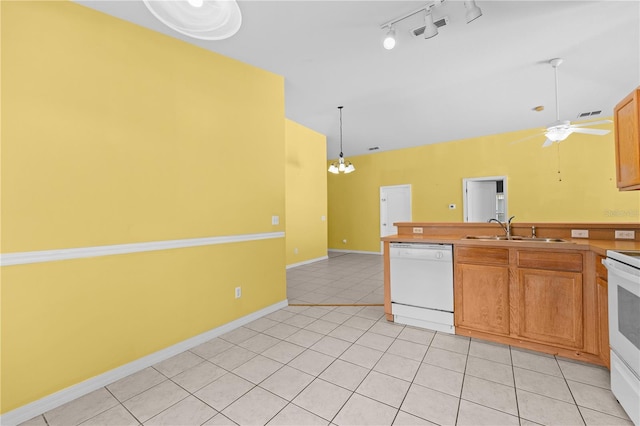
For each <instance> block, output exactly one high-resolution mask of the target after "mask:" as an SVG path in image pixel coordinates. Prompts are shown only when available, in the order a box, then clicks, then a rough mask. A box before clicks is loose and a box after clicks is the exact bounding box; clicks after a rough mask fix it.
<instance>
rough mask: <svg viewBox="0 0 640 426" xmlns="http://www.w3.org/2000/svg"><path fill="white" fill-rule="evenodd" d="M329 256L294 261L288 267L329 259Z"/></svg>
mask: <svg viewBox="0 0 640 426" xmlns="http://www.w3.org/2000/svg"><path fill="white" fill-rule="evenodd" d="M328 258H329V256H322V257H316V258H315V259H309V260H305V261H304V262H298V263H292V264H291V265H287V269H291V268H296V267H298V266H302V265H308V264H310V263H316V262H320V261H321V260H327V259H328Z"/></svg>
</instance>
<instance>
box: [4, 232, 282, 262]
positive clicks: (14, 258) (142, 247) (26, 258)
mask: <svg viewBox="0 0 640 426" xmlns="http://www.w3.org/2000/svg"><path fill="white" fill-rule="evenodd" d="M284 235H285V234H284V232H266V233H262V234H244V235H228V236H221V237H205V238H189V239H184V240H167V241H152V242H147V243H130V244H114V245H108V246H95V247H80V248H69V249H57V250H41V251H27V252H20V253H6V254H2V255H0V266H12V265H25V264H29V263H42V262H55V261H58V260H70V259H81V258H86V257H99V256H112V255H116V254H128V253H139V252H145V251H156V250H170V249H178V248H185V247H197V246H209V245H215V244H228V243H238V242H246V241H257V240H267V239H272V238H284Z"/></svg>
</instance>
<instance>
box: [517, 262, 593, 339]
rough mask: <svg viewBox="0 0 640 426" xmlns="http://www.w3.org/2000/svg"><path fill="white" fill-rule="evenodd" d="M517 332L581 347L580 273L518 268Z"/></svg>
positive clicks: (529, 336) (529, 337)
mask: <svg viewBox="0 0 640 426" xmlns="http://www.w3.org/2000/svg"><path fill="white" fill-rule="evenodd" d="M518 299H519V305H520V306H519V324H518V329H519V332H518V334H519V335H521V336H522V337H525V338H527V339H531V340H536V341H539V342H541V343H551V344H557V345H562V346H567V347H571V348H576V349H580V348H582V340H583V339H582V274H581V273H577V272H560V271H546V270H538V269H519V270H518Z"/></svg>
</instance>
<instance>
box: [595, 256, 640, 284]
mask: <svg viewBox="0 0 640 426" xmlns="http://www.w3.org/2000/svg"><path fill="white" fill-rule="evenodd" d="M602 264H603V265H604V266H606V267H607V269H608V270H609V272H611V273H614V274H616V275H619V276H621V277H622V278H624V279H626V280H627V281H631V282H636V281H638V280H640V276H639V275H634V274H630V273H628V272H627V271H623V270H622V269H621V268H618V267H617V266H616V264H615V262H612V261H611V260H609V259H602Z"/></svg>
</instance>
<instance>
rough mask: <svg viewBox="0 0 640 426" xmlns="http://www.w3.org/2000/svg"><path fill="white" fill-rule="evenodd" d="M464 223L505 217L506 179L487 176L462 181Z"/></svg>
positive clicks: (501, 219)
mask: <svg viewBox="0 0 640 426" xmlns="http://www.w3.org/2000/svg"><path fill="white" fill-rule="evenodd" d="M462 193H463V198H464V203H463V205H464V221H465V222H487V221H489V219H497V220H499V221H501V222H504V220H505V217H507V178H506V176H488V177H479V178H465V179H462Z"/></svg>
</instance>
